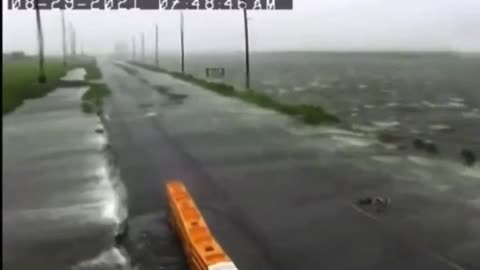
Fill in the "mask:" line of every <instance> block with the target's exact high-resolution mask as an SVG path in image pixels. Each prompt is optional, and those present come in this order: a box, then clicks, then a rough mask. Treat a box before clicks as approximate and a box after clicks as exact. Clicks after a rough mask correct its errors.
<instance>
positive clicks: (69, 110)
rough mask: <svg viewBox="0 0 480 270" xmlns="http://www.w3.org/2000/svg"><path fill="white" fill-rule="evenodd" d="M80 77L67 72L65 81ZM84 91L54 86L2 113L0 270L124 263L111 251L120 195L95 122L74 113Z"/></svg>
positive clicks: (121, 214) (120, 216) (121, 208)
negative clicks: (0, 263) (0, 237)
mask: <svg viewBox="0 0 480 270" xmlns="http://www.w3.org/2000/svg"><path fill="white" fill-rule="evenodd" d="M83 76H84V71H83V72H82V70H73V71H71V72H70V73H69V74H68V76H67V80H68V79H69V78H70V79H71V78H73V79H75V80H79V79H81V78H80V77H82V78H83ZM76 77H79V78H76ZM87 89H88V87H73V88H58V89H56V90H55V91H53V92H52V93H50V94H49V95H48V96H46V97H44V98H41V99H35V100H28V101H26V102H25V104H24V105H23V106H21V107H20V108H19V109H17V110H16V111H15V112H13V113H11V114H9V115H8V116H5V117H3V146H4V148H3V160H2V165H3V175H2V176H3V183H2V184H3V200H2V204H3V208H2V214H3V221H2V227H3V232H2V233H3V242H2V250H3V253H2V255H3V256H2V257H3V267H5V269H25V270H28V269H38V268H39V267H40V268H45V269H59V270H60V269H118V268H117V267H118V265H123V264H125V263H126V262H125V261H124V260H125V258H124V256H123V255H122V254H121V253H120V252H119V250H116V249H114V248H112V246H113V237H114V234H115V233H116V231H117V230H118V228H119V225H120V224H121V223H122V222H123V220H124V219H126V217H127V210H126V205H125V204H126V202H125V200H126V193H125V190H124V188H123V186H122V184H121V182H120V181H119V174H118V171H117V170H116V169H115V166H114V163H113V162H112V159H111V155H110V154H109V153H108V152H106V151H105V144H106V143H107V141H108V138H107V136H106V134H105V133H104V132H103V133H100V132H99V130H101V129H103V127H102V126H103V125H102V123H101V122H100V121H99V119H98V117H97V116H87V115H85V114H83V113H82V112H81V109H80V101H81V96H82V94H83V93H84V92H85V91H86V90H87ZM113 267H115V268H113Z"/></svg>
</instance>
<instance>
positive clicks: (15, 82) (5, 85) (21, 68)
mask: <svg viewBox="0 0 480 270" xmlns="http://www.w3.org/2000/svg"><path fill="white" fill-rule="evenodd" d="M45 73H46V74H47V82H46V83H45V84H40V83H38V82H37V76H38V65H37V62H36V60H35V59H22V60H15V61H7V62H4V63H3V70H2V113H3V114H7V113H9V112H11V111H13V110H15V109H16V108H17V107H18V106H20V105H21V104H22V103H23V101H24V100H25V99H30V98H39V97H42V96H44V95H46V94H47V93H48V92H50V91H51V90H52V89H54V88H55V86H56V85H57V84H58V83H59V82H60V79H61V78H62V77H63V76H64V75H65V73H66V71H65V68H64V67H63V63H62V61H61V59H47V60H46V62H45Z"/></svg>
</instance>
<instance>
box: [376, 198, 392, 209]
mask: <svg viewBox="0 0 480 270" xmlns="http://www.w3.org/2000/svg"><path fill="white" fill-rule="evenodd" d="M390 202H391V200H390V198H384V197H376V198H375V200H374V201H373V205H374V206H375V209H376V210H377V212H380V211H384V210H385V209H387V207H388V206H389V205H390Z"/></svg>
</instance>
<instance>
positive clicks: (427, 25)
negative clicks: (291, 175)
mask: <svg viewBox="0 0 480 270" xmlns="http://www.w3.org/2000/svg"><path fill="white" fill-rule="evenodd" d="M2 1H3V4H4V6H5V7H6V4H7V0H2ZM293 1H294V9H293V10H290V11H252V12H250V15H249V18H250V31H251V33H250V34H251V35H250V38H251V49H252V50H254V51H265V50H456V51H480V0H293ZM184 14H185V37H186V40H185V42H186V49H187V50H188V51H190V52H191V51H203V50H220V51H241V50H243V46H244V43H243V20H242V13H241V11H187V12H185V13H184ZM42 16H43V17H42V23H43V24H44V32H45V38H46V52H47V54H54V53H55V54H59V53H60V52H61V32H60V31H61V25H60V11H58V10H53V11H45V12H43V13H42ZM66 18H67V21H70V22H72V23H73V24H74V25H75V27H76V29H77V35H78V37H79V39H80V40H81V41H82V43H83V44H84V47H85V50H86V51H89V52H95V53H108V52H110V51H111V50H112V48H113V43H114V42H115V41H117V40H128V41H130V40H131V37H132V36H134V35H135V36H136V37H137V40H138V37H139V35H140V32H142V31H144V32H145V33H146V45H147V50H150V51H151V50H153V46H154V40H153V39H154V24H155V23H158V24H159V31H160V36H161V40H160V48H161V50H162V51H172V50H177V48H178V44H179V32H178V26H179V13H178V11H140V10H138V11H67V12H66ZM35 35H36V34H35V13H34V11H13V10H7V9H6V8H5V9H4V10H3V38H4V39H3V51H11V50H24V51H26V52H28V53H34V52H35V51H36V50H37V46H36V36H35ZM129 44H130V43H129ZM137 46H138V45H137Z"/></svg>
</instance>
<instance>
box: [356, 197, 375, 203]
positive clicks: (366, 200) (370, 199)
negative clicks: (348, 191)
mask: <svg viewBox="0 0 480 270" xmlns="http://www.w3.org/2000/svg"><path fill="white" fill-rule="evenodd" d="M372 201H373V200H372V198H370V197H366V198H361V199H358V201H357V203H358V204H359V205H371V204H372Z"/></svg>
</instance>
